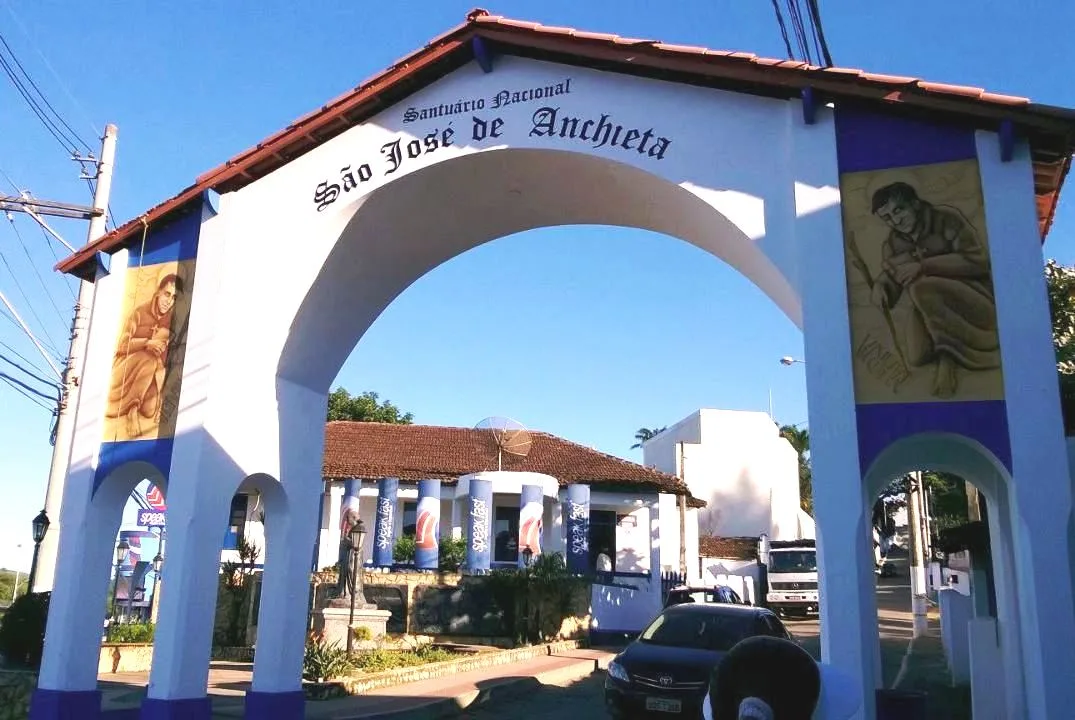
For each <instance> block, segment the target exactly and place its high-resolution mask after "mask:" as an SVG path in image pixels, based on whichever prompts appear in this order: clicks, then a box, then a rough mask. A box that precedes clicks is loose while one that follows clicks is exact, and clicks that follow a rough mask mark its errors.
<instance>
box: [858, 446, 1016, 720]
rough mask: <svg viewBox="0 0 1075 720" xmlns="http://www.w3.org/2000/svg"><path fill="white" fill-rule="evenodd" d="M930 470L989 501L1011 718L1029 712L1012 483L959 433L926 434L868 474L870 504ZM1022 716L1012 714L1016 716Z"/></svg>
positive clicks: (991, 457) (885, 453) (887, 453)
mask: <svg viewBox="0 0 1075 720" xmlns="http://www.w3.org/2000/svg"><path fill="white" fill-rule="evenodd" d="M927 468H928V469H930V470H936V471H941V472H947V473H952V474H953V475H958V476H959V477H961V478H963V479H964V480H967V481H969V482H970V483H972V484H973V485H974V486H975V487H977V488H978V490H980V491H981V492H982V494H983V495H984V496H985V499H986V504H987V505H986V506H987V508H988V510H989V512H988V513H987V515H988V521H989V537H990V545H991V547H992V552H991V555H992V557H991V561H992V563H993V575H994V578H995V583H994V584H995V588H996V601H997V622H998V625H999V629H1000V647H1001V648H1002V650H1001V652H1002V653H1003V655H1002V662H1003V665H1004V668H1005V670H1004V674H1005V678H1006V701H1007V707H1008V711H1009V716H1012V717H1016V716H1018V714H1020V713H1019V708H1022V707H1025V698H1024V693H1025V681H1024V678H1023V672H1024V669H1023V651H1022V629H1021V618H1020V609H1019V588H1018V581H1017V575H1016V573H1015V547H1014V534H1013V527H1012V499H1013V498H1012V492H1011V490H1012V485H1011V483H1012V478H1011V475H1010V474H1009V472H1008V469H1007V468H1006V467H1005V466H1004V464H1003V463H1002V462H1001V461H1000V459H999V458H997V456H996V455H995V454H994V453H992V452H991V451H990V450H989V449H988V448H986V447H985V446H984V445H982V444H981V443H980V442H978V441H977V440H973V439H971V438H968V437H966V436H965V435H960V434H957V433H920V434H916V435H910V436H907V437H904V438H901V439H899V440H897V441H895V442H893V443H892V444H891V445H889V446H888V447H886V448H885V449H884V450H882V451H881V452H880V453H879V454H878V455H877V457H876V459H875V460H874V461H873V463H871V465H870V466H869V468H868V469H867V470H866V472H865V473H864V475H863V486H864V490H865V496H866V497H867V498H869V499H870V500H869V502H871V503H872V501H873V500H874V499H875V498H877V496H878V495H880V493H881V491H882V490H883V489H884V487H885V486H886V485H887V484H888V483H889V482H891V481H892V480H893V479H894V478H897V477H900V476H902V475H905V474H907V473H909V472H912V471H915V470H922V469H927ZM1013 712H1014V713H1016V715H1011V713H1013Z"/></svg>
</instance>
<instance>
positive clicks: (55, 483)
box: [29, 124, 117, 592]
mask: <svg viewBox="0 0 1075 720" xmlns="http://www.w3.org/2000/svg"><path fill="white" fill-rule="evenodd" d="M116 135H117V130H116V126H115V125H111V124H109V125H106V126H105V133H104V137H103V138H102V139H101V159H100V161H99V162H98V163H97V172H96V180H97V187H96V189H95V191H94V193H93V207H92V208H91V212H90V213H88V219H89V221H90V227H89V231H88V232H87V233H86V242H87V244H88V243H92V242H93V241H95V240H97V239H99V238H100V237H101V236H103V235H104V234H105V224H106V221H107V219H108V199H109V195H110V194H111V191H112V166H113V164H114V162H115V158H116ZM43 205H44V204H36V205H35V207H34V209H35V210H36V211H37V212H38V213H41V214H49V213H48V212H47V210H46V209H44V207H43ZM52 205H57V206H58V205H60V203H52ZM96 279H97V278H96V277H91V278H88V279H87V278H82V279H80V281H79V286H78V300H77V301H76V303H75V312H74V316H73V317H72V320H71V346H70V349H69V350H68V353H67V363H66V365H65V367H64V373H63V387H62V389H61V394H60V403H59V407H58V409H57V414H56V433H55V435H56V437H55V442H54V444H53V446H52V466H51V468H50V470H49V479H48V486H47V489H46V491H45V513H46V515H48V517H49V519H50V521H51V523H52V532H50V533H48V534H47V535H46V536H45V538H44V540H43V541H42V542H41V557H40V560H39V567H38V568H37V575H36V576H35V577H34V587H32V588H30V589H29V590H30V592H47V591H50V590H52V584H53V578H54V576H55V571H56V555H57V551H58V549H59V542H60V534H61V533H62V531H63V526H62V524H61V522H60V520H61V518H60V505H61V503H62V502H63V489H64V485H65V483H66V481H67V469H68V467H69V466H70V464H71V438H72V435H73V431H74V427H75V410H76V409H77V408H78V398H79V391H80V389H81V385H82V370H83V367H84V365H85V359H86V344H87V335H88V325H89V318H90V314H91V311H92V309H93V296H94V293H95V291H96V285H95V284H94V281H95V280H96Z"/></svg>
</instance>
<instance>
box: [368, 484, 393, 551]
mask: <svg viewBox="0 0 1075 720" xmlns="http://www.w3.org/2000/svg"><path fill="white" fill-rule="evenodd" d="M398 495H399V478H381V480H380V482H378V483H377V521H376V527H374V529H373V565H374V566H375V567H382V568H387V567H392V563H393V559H392V550H393V549H394V548H395V544H396V533H395V527H396V498H397V496H398Z"/></svg>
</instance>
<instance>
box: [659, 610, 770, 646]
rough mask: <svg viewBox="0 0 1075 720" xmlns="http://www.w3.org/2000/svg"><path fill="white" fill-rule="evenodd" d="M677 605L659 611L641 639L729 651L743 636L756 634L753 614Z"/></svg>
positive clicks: (670, 644) (663, 643) (665, 643)
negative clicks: (693, 610) (684, 609)
mask: <svg viewBox="0 0 1075 720" xmlns="http://www.w3.org/2000/svg"><path fill="white" fill-rule="evenodd" d="M685 607H689V606H683V605H677V606H676V607H675V608H672V609H670V610H665V611H664V612H663V613H661V614H660V615H658V616H657V617H656V618H655V619H654V620H653V622H652V623H650V625H649V627H647V628H646V629H645V630H643V631H642V634H641V635H640V636H639V640H640V641H641V642H643V643H648V644H653V645H665V646H669V647H681V648H694V649H697V650H716V651H718V652H727V651H728V650H731V649H732V647H734V646H735V644H736V643H738V642H739V641H740V640H744V639H746V638H748V637H751V636H752V635H755V634H757V633H756V630H755V625H754V623H755V620H754V618H752V617H750V616H748V615H744V614H740V613H735V614H731V615H724V614H718V613H709V612H684V611H683V610H681V608H685Z"/></svg>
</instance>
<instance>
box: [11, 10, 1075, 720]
mask: <svg viewBox="0 0 1075 720" xmlns="http://www.w3.org/2000/svg"><path fill="white" fill-rule="evenodd" d="M1073 129H1075V115H1072V114H1070V113H1067V114H1065V112H1064V111H1059V110H1055V109H1048V108H1045V109H1042V108H1037V107H1034V106H1029V105H1027V104H1026V103H1025V102H1024V101H1020V100H1019V99H1014V98H1005V97H1000V96H990V95H985V94H982V93H980V92H979V93H977V94H974V93H971V92H969V91H968V89H965V88H955V89H953V88H948V87H946V86H930V85H928V84H925V83H918V82H916V81H912V80H908V79H905V78H890V77H883V76H869V75H865V74H862V73H857V72H836V71H823V70H819V69H809V68H802V67H800V66H799V65H798V64H796V63H780V62H777V61H771V62H769V61H762V60H758V59H756V58H752V57H750V56H741V55H731V54H720V53H709V54H706V53H703V52H702V51H700V50H699V49H695V48H682V47H676V46H664V45H660V44H656V43H642V42H639V41H627V40H620V39H618V38H614V37H612V36H601V35H592V34H582V33H580V34H571V33H565V32H564V31H562V30H558V29H552V28H542V27H540V26H535V25H532V24H527V23H515V22H512V21H507V20H504V19H502V18H495V17H491V16H488V15H486V14H485V13H483V12H480V11H475V12H474V13H472V14H471V16H470V17H468V20H467V22H466V23H465V24H464V25H462V26H460V27H459V28H456V29H455V30H453V31H451V32H449V33H447V34H445V35H443V36H441V37H439V38H437V39H436V40H435V41H433V42H432V43H431V44H429V45H428V46H426V48H424V49H422V50H421V51H419V52H417V53H415V54H414V55H413V56H411V57H409V58H407V59H406V60H405V61H402V62H401V63H400V64H398V65H396V66H394V67H393V68H391V69H390V70H388V71H386V72H385V73H384V74H382V75H380V76H378V77H376V78H374V79H373V80H371V81H369V82H368V83H366V84H364V85H363V86H361V87H359V88H358V89H357V90H356V91H354V92H353V93H351V94H348V95H347V96H344V97H343V98H340V99H338V100H337V101H334V102H333V103H330V104H329V105H327V106H326V107H325V108H323V109H322V110H321V111H319V112H317V113H315V114H312V115H309V116H307V117H306V118H303V119H302V120H300V121H298V122H297V123H295V124H294V125H293V126H292V127H290V128H288V129H287V130H285V131H283V132H282V133H279V134H278V135H276V136H274V137H273V138H270V139H269V140H267V141H265V142H264V143H262V144H261V145H259V146H258V148H256V149H254V150H252V151H251V152H249V153H246V154H244V155H242V156H240V157H238V158H236V159H234V160H233V161H231V162H230V163H229V164H227V165H225V166H223V167H222V168H219V169H218V170H216V171H214V172H212V173H209V174H208V175H206V176H204V177H202V178H200V179H199V182H198V183H197V184H196V185H195V186H193V187H192V188H189V189H188V190H186V191H184V192H183V193H182V194H180V195H179V196H177V197H176V198H173V199H172V200H170V201H168V202H167V203H165V204H163V205H162V206H159V207H158V208H155V209H154V210H151V211H150V212H149V213H147V214H146V215H145V216H143V218H140V219H139V221H135V222H133V223H130V224H128V225H127V226H124V227H122V228H120V229H119V230H117V231H115V232H114V233H112V234H111V235H109V236H107V237H106V238H104V239H103V240H102V241H100V242H99V243H97V244H96V245H95V246H93V247H89V248H87V249H85V250H83V251H81V252H80V253H78V254H77V255H75V256H73V257H72V258H70V259H69V260H67V261H65V262H64V263H63V264H61V269H62V270H65V271H68V272H83V269H84V268H85V267H86V266H87V265H88V264H90V263H93V262H95V260H96V256H97V253H103V252H107V253H111V254H112V261H111V267H112V274H111V275H110V276H108V277H104V278H101V279H99V280H98V281H97V282H96V291H95V301H94V310H93V315H92V324H91V328H90V339H89V349H88V353H87V361H86V368H85V373H84V378H83V382H82V394H81V400H80V404H79V408H78V427H77V432H76V435H75V439H74V443H73V448H72V465H71V468H70V471H69V474H68V479H67V484H66V488H65V491H64V505H63V511H62V516H61V518H60V526H61V528H62V532H61V534H60V550H59V562H58V566H57V572H56V581H55V587H54V590H53V597H52V604H51V610H50V621H49V627H48V636H47V640H46V648H45V659H44V663H43V666H42V669H41V675H40V681H39V689H38V691H37V694H36V695H35V698H34V707H33V711H32V716H33V717H34V718H42V719H44V718H60V717H71V716H73V715H72V713H74V714H76V715H77V716H79V717H86V718H89V717H93V716H95V715H96V714H99V713H100V699H99V695H98V694H97V692H96V689H95V688H96V678H95V677H93V673H92V672H87V670H86V668H88V667H90V666H91V665H92V666H93V667H96V663H97V660H96V653H97V638H96V637H95V636H93V635H91V634H90V633H88V632H85V631H78V630H77V629H78V628H85V627H98V626H99V624H100V620H101V617H100V615H101V612H100V610H101V608H100V607H99V606H98V605H97V604H96V603H94V602H85V601H84V600H85V598H84V597H83V596H82V592H83V590H84V583H85V582H88V579H89V578H91V576H96V575H100V576H102V577H104V576H106V575H107V572H108V568H107V567H106V566H105V565H104V558H105V553H104V552H102V550H101V548H104V547H110V546H111V543H112V537H109V536H107V532H106V531H105V530H103V529H102V528H103V525H102V523H101V522H99V521H98V520H96V519H95V516H94V513H93V511H92V503H91V499H92V498H93V497H94V493H95V491H96V488H97V485H98V483H99V481H100V480H101V479H103V478H105V477H107V476H108V475H109V473H110V472H112V470H114V469H115V468H117V467H120V466H122V465H123V464H124V463H129V462H132V461H137V462H148V463H151V464H152V465H154V466H155V467H157V468H158V469H159V470H160V471H161V473H162V474H163V475H165V476H166V477H167V486H168V491H169V496H168V504H169V508H168V513H169V541H168V547H169V554H168V560H167V574H168V579H169V582H168V590H167V592H166V593H164V595H163V597H162V604H161V607H160V614H159V618H160V620H159V631H158V633H157V641H156V647H155V651H154V664H153V670H152V676H151V681H150V687H149V693H148V698H147V700H146V702H145V704H144V706H143V709H142V717H143V718H173V717H183V718H196V717H205V718H207V717H208V716H209V715H208V713H209V702H208V699H207V697H206V679H207V672H208V661H209V654H210V644H211V628H212V622H213V609H214V599H215V584H216V575H217V572H218V561H219V553H220V537H221V534H222V532H223V527H224V522H225V516H226V513H227V507H228V502H229V500H230V498H231V496H232V494H233V492H234V491H235V489H236V488H237V487H238V485H239V483H240V482H242V481H243V479H244V478H247V477H249V476H251V475H257V476H258V478H259V483H260V485H259V486H260V487H262V489H263V491H264V492H268V493H270V494H271V495H272V497H273V506H274V507H273V510H274V513H273V516H272V517H271V518H270V519H269V528H268V535H269V539H268V542H269V548H268V551H267V553H266V558H265V560H266V566H265V576H264V589H263V593H262V601H261V609H260V620H259V625H260V626H261V627H272V628H273V629H274V630H273V632H271V633H261V634H260V637H259V642H258V648H257V655H256V660H255V666H254V681H253V689H252V691H251V692H250V693H248V696H247V707H248V710H247V716H248V717H251V718H254V717H256V718H297V717H301V716H302V708H303V698H302V691H301V684H300V676H301V665H302V653H303V638H304V632H305V627H306V624H305V614H306V610H307V608H306V602H307V598H306V594H305V592H302V593H299V592H296V591H295V588H297V587H305V585H306V582H307V579H308V572H309V570H310V553H311V549H312V547H313V543H314V539H315V534H316V531H317V527H318V507H319V498H320V495H321V492H322V478H321V467H320V458H321V453H322V449H323V448H322V446H323V424H322V420H323V418H324V412H325V396H326V393H327V390H328V385H329V383H330V382H331V380H332V379H333V378H334V377H335V375H336V373H337V371H338V370H339V367H340V366H341V364H342V363H343V361H344V360H345V358H346V357H347V355H348V354H349V352H350V351H351V349H352V348H353V347H354V345H355V343H356V342H357V341H358V340H359V339H360V338H361V336H362V335H363V333H364V332H365V331H366V329H367V328H368V327H369V326H370V324H371V323H372V322H373V321H374V319H375V318H376V317H377V316H378V314H379V313H380V312H381V311H382V310H383V309H384V308H385V307H386V306H387V305H388V304H389V303H390V302H391V301H392V299H393V298H395V297H396V296H397V295H398V294H399V293H400V292H402V291H403V290H404V289H405V288H406V287H407V286H409V285H410V284H411V283H413V282H414V281H415V280H416V279H418V278H419V277H420V276H421V275H422V274H424V273H425V272H427V271H428V270H430V269H432V268H434V267H436V266H437V265H438V264H439V263H441V262H444V261H445V260H447V259H449V258H451V257H453V256H455V255H457V254H459V253H462V252H465V251H466V250H468V249H470V248H472V247H474V246H476V245H477V244H480V243H482V242H486V241H488V240H492V239H495V238H497V237H501V236H503V235H506V234H509V233H513V232H517V231H521V230H525V229H530V228H535V227H542V226H548V225H555V224H573V223H601V224H612V225H626V226H634V227H640V228H647V229H652V230H656V231H659V232H664V233H667V234H669V235H673V236H676V237H679V238H682V239H684V240H686V241H688V242H691V243H693V244H695V245H698V246H699V247H702V248H705V249H707V250H709V251H710V252H712V253H713V254H715V255H717V256H718V257H721V258H722V259H724V260H726V261H727V262H729V263H731V264H732V265H734V266H735V267H736V268H738V269H739V270H740V271H741V272H742V273H743V274H744V275H746V276H747V277H749V278H750V279H751V280H752V281H753V282H754V283H756V284H757V285H758V287H760V288H761V289H762V290H763V291H764V292H765V293H766V294H767V295H768V296H769V297H770V298H772V299H773V301H774V302H776V303H777V304H778V305H779V306H780V307H781V308H782V309H783V310H784V311H785V312H786V313H787V314H788V315H789V317H791V318H792V319H793V320H795V321H796V322H797V323H799V324H800V326H801V327H802V328H803V331H804V333H805V344H806V352H807V355H808V358H809V364H808V365H807V382H808V390H809V394H810V425H811V434H812V442H813V462H814V470H815V475H816V477H817V478H818V483H817V484H816V487H815V507H816V511H817V520H818V531H819V547H820V563H821V571H822V572H821V578H822V580H821V592H822V596H823V602H822V629H823V641H822V653H823V661H824V662H826V663H829V664H832V665H834V666H836V667H837V668H838V669H839V670H840V671H842V672H843V673H845V674H846V675H847V676H848V677H849V678H850V679H851V680H852V682H851V686H852V688H853V692H854V693H855V694H857V695H858V697H857V698H856V699H855V703H856V704H857V705H858V706H859V710H858V712H857V714H856V715H855V717H860V718H872V717H873V716H874V700H873V690H874V685H875V682H876V678H877V677H878V674H879V673H878V668H877V667H876V662H877V661H876V635H875V633H876V629H875V627H874V623H875V618H876V608H875V599H874V595H873V579H872V563H871V560H870V552H869V548H870V544H869V537H868V535H867V529H866V518H865V516H864V497H865V496H864V492H865V486H864V482H863V478H864V476H865V475H866V473H867V470H868V468H870V467H871V464H872V463H874V461H875V460H876V459H877V458H878V457H879V456H880V455H881V454H882V453H883V452H884V451H885V449H886V448H888V447H890V446H892V445H893V443H896V442H897V441H899V440H900V439H901V438H905V437H910V436H914V435H916V434H921V433H927V432H933V433H937V432H943V433H949V434H958V435H961V436H964V437H966V438H968V439H970V440H972V441H974V442H976V443H979V444H980V445H981V446H982V447H984V448H985V449H986V450H988V451H989V452H990V453H991V454H992V455H993V456H994V457H996V458H998V462H1000V463H1001V465H1002V466H1003V468H1004V469H1005V471H1006V472H1007V473H1008V474H1010V476H1011V478H1012V482H1011V488H1010V500H1011V502H1010V518H1009V520H1010V527H1011V528H1012V534H1013V536H1014V558H1013V564H1014V569H1013V571H1014V574H1015V576H1016V577H1017V580H1018V585H1019V589H1020V601H1019V627H1018V629H1017V631H1016V632H1015V634H1014V635H1013V637H1017V638H1018V641H1019V644H1020V648H1019V649H1020V652H1021V657H1022V659H1023V675H1022V677H1021V678H1020V679H1021V681H1022V682H1024V683H1025V688H1026V692H1025V698H1024V699H1023V700H1022V701H1021V702H1020V703H1018V708H1017V709H1018V710H1019V711H1020V712H1021V713H1023V715H1024V716H1025V717H1030V718H1043V719H1044V718H1052V717H1059V716H1061V715H1063V714H1064V713H1065V712H1066V708H1068V707H1071V706H1075V687H1073V686H1072V685H1071V684H1070V683H1069V682H1068V680H1067V678H1069V677H1070V675H1071V672H1072V671H1073V669H1075V610H1073V604H1072V596H1071V582H1070V581H1069V579H1070V578H1069V577H1068V575H1069V574H1070V572H1071V560H1072V558H1071V556H1070V550H1069V547H1068V542H1067V539H1068V523H1069V521H1070V518H1071V508H1072V501H1071V485H1070V479H1069V476H1068V467H1067V460H1066V452H1065V448H1064V444H1063V442H1064V441H1063V437H1062V431H1061V423H1060V410H1059V401H1058V397H1057V391H1056V379H1055V368H1054V361H1053V357H1052V346H1051V338H1050V324H1049V320H1048V313H1047V306H1046V299H1045V293H1044V288H1043V279H1042V273H1041V260H1042V257H1041V249H1040V239H1041V235H1042V231H1043V230H1044V229H1045V228H1046V227H1047V225H1048V221H1049V219H1050V218H1051V213H1052V207H1053V205H1052V204H1051V200H1050V199H1055V194H1056V193H1057V192H1058V190H1059V178H1060V177H1061V176H1062V173H1054V174H1053V175H1052V176H1049V175H1048V172H1046V171H1047V170H1048V168H1049V167H1050V166H1049V163H1050V162H1053V163H1055V162H1057V158H1060V161H1059V162H1060V163H1061V164H1062V163H1063V162H1065V160H1064V158H1066V157H1068V156H1069V155H1070V147H1069V144H1068V143H1069V141H1068V138H1070V137H1072V136H1073V132H1072V131H1073ZM1035 171H1037V175H1038V178H1037V180H1035ZM908 189H910V192H908ZM1036 193H1037V194H1038V195H1039V196H1042V197H1043V199H1044V200H1045V201H1046V202H1043V203H1042V206H1043V208H1044V210H1042V211H1041V212H1038V211H1037V210H1036V208H1035V194H1036ZM1039 223H1041V225H1040V227H1039ZM122 269H126V271H125V272H120V270H122ZM524 271H525V270H524V269H519V270H518V272H524ZM475 282H480V278H476V279H475ZM882 296H883V299H884V301H885V302H883V303H882V302H880V301H881V299H882ZM871 303H872V304H871ZM1001 366H1002V367H1001ZM1061 575H1064V578H1063V581H1061V578H1060V576H1061ZM1045 577H1049V578H1050V580H1051V582H1050V583H1049V585H1048V587H1047V588H1042V589H1040V590H1039V588H1038V586H1037V584H1036V580H1037V579H1039V578H1045Z"/></svg>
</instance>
